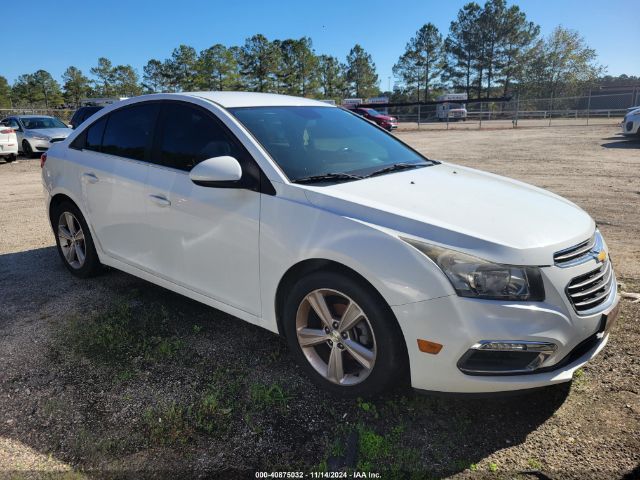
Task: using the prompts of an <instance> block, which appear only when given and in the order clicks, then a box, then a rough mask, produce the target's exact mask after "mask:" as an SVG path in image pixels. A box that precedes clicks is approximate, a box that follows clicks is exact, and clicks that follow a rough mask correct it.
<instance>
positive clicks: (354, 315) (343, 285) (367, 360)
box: [283, 272, 408, 397]
mask: <svg viewBox="0 0 640 480" xmlns="http://www.w3.org/2000/svg"><path fill="white" fill-rule="evenodd" d="M283 320H284V327H285V332H286V337H287V341H288V343H289V347H290V349H291V351H292V352H293V355H294V357H295V358H296V360H297V361H298V363H299V364H300V365H301V366H302V368H303V369H304V370H305V371H306V372H307V374H308V375H309V377H310V378H311V379H312V380H313V381H314V382H315V383H316V384H318V385H319V386H321V387H322V388H324V389H325V390H329V391H331V392H333V393H335V394H338V395H342V396H350V397H353V396H366V395H371V394H375V393H378V392H381V391H383V390H385V389H388V388H390V387H391V386H393V385H394V384H395V383H396V382H397V381H398V380H399V379H401V378H404V377H405V375H406V374H407V373H408V368H407V362H406V358H407V355H406V348H405V344H404V338H403V336H402V332H401V331H400V327H399V326H398V324H397V322H396V320H395V317H394V316H393V313H392V312H391V309H390V308H389V307H388V305H387V304H386V303H385V302H384V300H383V299H382V298H380V296H379V295H377V294H376V292H374V291H372V288H371V287H370V286H368V285H366V284H365V283H364V282H362V281H357V280H354V279H352V278H350V277H349V276H345V275H342V274H339V273H334V272H316V273H312V274H310V275H309V276H307V277H305V278H303V279H302V280H300V281H299V282H297V283H296V285H295V286H294V287H293V289H292V291H291V293H290V294H289V297H288V300H287V303H286V305H285V311H284V318H283Z"/></svg>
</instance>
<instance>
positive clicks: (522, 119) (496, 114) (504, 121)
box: [387, 90, 640, 129]
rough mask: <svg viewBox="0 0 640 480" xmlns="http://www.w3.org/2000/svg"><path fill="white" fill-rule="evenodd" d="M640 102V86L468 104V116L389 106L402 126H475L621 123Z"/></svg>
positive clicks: (422, 107) (432, 108)
mask: <svg viewBox="0 0 640 480" xmlns="http://www.w3.org/2000/svg"><path fill="white" fill-rule="evenodd" d="M634 106H640V90H636V91H633V92H628V93H620V94H608V95H597V94H592V95H587V96H582V97H558V98H552V97H550V98H534V99H531V98H526V99H525V98H519V97H513V98H512V99H511V100H509V101H507V102H479V103H469V104H467V118H466V119H456V118H438V114H437V111H436V105H420V106H410V107H406V106H405V107H389V108H388V109H387V111H388V114H389V115H392V116H394V117H396V118H397V119H398V122H399V128H400V129H421V128H425V129H473V128H491V129H494V128H495V129H502V128H517V127H550V126H564V125H567V126H568V125H576V126H579V125H614V126H615V125H618V124H619V123H620V122H621V121H622V119H623V117H624V116H625V114H626V113H627V112H628V110H629V109H630V108H631V107H634Z"/></svg>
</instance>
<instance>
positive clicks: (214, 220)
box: [145, 101, 260, 315]
mask: <svg viewBox="0 0 640 480" xmlns="http://www.w3.org/2000/svg"><path fill="white" fill-rule="evenodd" d="M222 155H230V156H233V157H235V158H236V159H237V160H238V161H240V163H241V165H243V176H244V175H246V174H247V171H248V170H249V165H248V162H250V161H253V159H251V158H250V157H248V155H249V154H248V153H247V152H246V151H245V150H244V148H243V147H242V146H241V145H240V144H239V142H238V141H237V139H235V137H233V136H232V134H231V133H230V132H228V131H227V130H226V129H225V128H224V126H223V125H222V123H221V122H220V121H219V120H218V119H217V118H216V117H215V115H214V114H213V113H211V112H210V111H208V110H205V109H204V108H202V107H199V106H196V105H194V104H191V103H188V102H182V101H166V102H163V109H162V115H161V121H160V122H159V125H158V129H157V133H156V142H155V147H154V150H153V154H152V164H151V167H150V170H149V176H148V180H147V192H146V195H147V215H146V217H145V221H146V224H147V227H148V229H149V232H148V236H149V237H150V238H153V249H150V250H149V252H148V254H149V258H148V260H149V261H150V265H152V269H153V270H154V271H155V272H156V273H157V274H158V275H160V276H162V277H165V278H168V279H170V280H171V281H173V282H174V283H177V284H179V285H182V286H184V287H187V288H189V289H191V290H193V291H196V292H198V293H201V294H203V295H206V296H208V297H210V298H213V299H215V300H218V301H220V302H223V303H226V304H228V305H232V306H234V307H236V308H239V309H241V310H244V311H246V312H249V313H251V314H253V315H259V314H260V288H259V270H258V268H259V264H258V259H259V244H258V242H259V231H260V230H259V226H260V193H259V192H258V191H252V190H249V189H244V188H214V187H202V186H198V185H195V184H194V183H193V182H192V181H191V180H190V178H189V171H190V170H191V169H192V168H193V167H194V166H195V165H196V164H197V163H199V162H201V161H203V160H206V159H208V158H212V157H218V156H222Z"/></svg>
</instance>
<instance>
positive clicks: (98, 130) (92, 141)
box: [84, 117, 107, 152]
mask: <svg viewBox="0 0 640 480" xmlns="http://www.w3.org/2000/svg"><path fill="white" fill-rule="evenodd" d="M106 124H107V117H102V118H101V119H100V120H98V121H97V122H96V123H94V124H93V125H91V126H90V127H89V128H88V129H87V134H86V135H87V138H86V140H85V143H84V148H85V149H87V150H93V151H95V152H99V151H100V149H101V147H102V135H103V134H104V127H105V125H106Z"/></svg>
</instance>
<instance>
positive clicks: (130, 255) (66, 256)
mask: <svg viewBox="0 0 640 480" xmlns="http://www.w3.org/2000/svg"><path fill="white" fill-rule="evenodd" d="M41 164H42V165H43V170H42V179H43V182H44V186H45V191H46V196H47V197H46V204H47V205H48V210H49V218H50V221H51V225H52V227H53V232H54V234H55V237H56V241H57V245H58V251H59V254H60V257H61V259H62V261H63V262H64V264H65V266H66V267H67V269H68V270H69V271H70V272H71V273H73V274H74V275H76V276H78V277H88V276H90V275H94V274H96V273H98V272H99V271H100V266H101V265H108V266H110V267H113V268H116V269H120V270H122V271H125V272H128V273H130V274H132V275H136V276H138V277H140V278H143V279H146V280H148V281H150V282H153V283H155V284H157V285H160V286H163V287H165V288H167V289H170V290H173V291H175V292H178V293H180V294H183V295H185V296H187V297H190V298H193V299H195V300H197V301H200V302H202V303H205V304H207V305H210V306H212V307H215V308H218V309H220V310H222V311H225V312H228V313H230V314H232V315H235V316H236V317H239V318H241V319H243V320H245V321H248V322H251V323H253V324H256V325H259V326H261V327H264V328H266V329H268V330H271V331H273V332H277V333H280V334H282V335H284V336H285V337H286V339H287V341H288V343H289V346H290V349H291V351H292V353H293V355H294V357H295V358H296V359H297V360H298V361H299V362H300V364H301V365H302V367H303V368H304V370H305V371H306V372H307V373H308V375H309V376H310V377H311V378H312V379H313V380H314V381H316V382H317V383H318V384H319V385H321V386H322V387H324V388H326V389H327V390H330V391H332V392H334V393H337V394H343V395H367V394H371V393H374V392H378V391H380V390H383V389H386V388H388V387H390V386H391V385H393V384H394V383H397V382H399V381H402V380H403V379H405V378H407V379H410V382H411V384H412V385H413V387H414V388H416V389H420V390H430V391H439V392H502V391H508V390H520V389H527V388H532V387H540V386H546V385H552V384H556V383H560V382H566V381H570V380H571V378H572V374H573V372H574V371H575V370H576V369H577V368H579V367H580V366H581V365H583V364H584V363H586V362H587V361H588V360H590V359H591V358H593V357H594V356H595V355H596V354H597V353H598V352H600V351H601V350H602V349H603V348H604V346H605V344H606V343H607V340H608V338H609V331H610V328H611V325H612V324H613V322H614V321H615V319H616V314H617V305H618V301H619V297H618V295H617V292H616V279H615V275H614V272H613V269H612V264H611V262H610V261H609V258H608V252H607V247H606V245H605V242H604V239H603V238H602V235H601V234H600V232H599V231H598V230H597V228H596V225H595V222H594V221H593V219H592V218H591V217H590V216H589V215H588V214H587V213H585V212H584V211H583V210H581V209H580V208H578V207H577V206H576V205H574V204H573V203H571V202H569V201H568V200H565V199H563V198H561V197H559V196H557V195H554V194H552V193H550V192H547V191H545V190H542V189H539V188H535V187H532V186H529V185H526V184H523V183H521V182H517V181H514V180H509V179H506V178H503V177H499V176H497V175H492V174H489V173H484V172H480V171H477V170H473V169H470V168H465V167H461V166H457V165H453V164H447V163H443V162H439V161H436V160H432V159H429V158H426V157H425V156H424V155H422V154H421V153H419V152H417V151H415V150H413V149H412V148H411V147H409V146H408V145H406V144H404V143H403V142H402V141H400V140H399V139H397V138H395V137H394V136H393V135H390V134H389V133H387V132H386V131H384V130H383V129H381V128H380V127H378V126H376V125H373V124H372V123H371V122H368V121H366V120H364V119H363V118H361V117H359V116H358V115H355V114H353V113H350V112H348V111H345V110H343V109H341V108H338V107H334V106H331V105H328V104H326V103H322V102H317V101H313V100H309V99H304V98H295V97H287V96H280V95H270V94H258V93H233V92H211V93H207V92H199V93H181V94H158V95H145V96H143V97H138V98H134V99H129V100H125V101H122V102H119V103H117V104H114V105H111V106H108V107H106V108H104V109H103V110H101V111H100V112H98V113H96V114H95V116H94V117H92V118H91V119H90V120H89V121H87V122H85V123H84V124H83V125H82V126H81V127H80V128H79V129H77V130H75V131H74V133H72V134H71V135H70V136H69V138H68V139H67V140H65V141H63V142H60V143H57V144H54V145H52V147H51V149H50V150H49V152H48V154H44V155H43V156H42V160H41ZM237 348H242V340H241V339H239V341H238V344H237Z"/></svg>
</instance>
